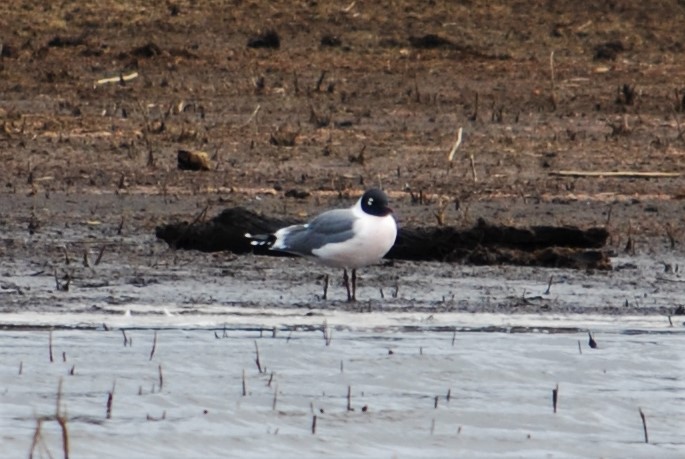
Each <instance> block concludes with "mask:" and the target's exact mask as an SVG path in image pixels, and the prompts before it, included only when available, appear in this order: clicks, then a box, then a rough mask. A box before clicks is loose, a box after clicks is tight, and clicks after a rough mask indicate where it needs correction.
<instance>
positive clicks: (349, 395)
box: [347, 386, 352, 411]
mask: <svg viewBox="0 0 685 459" xmlns="http://www.w3.org/2000/svg"><path fill="white" fill-rule="evenodd" d="M347 411H352V386H347Z"/></svg>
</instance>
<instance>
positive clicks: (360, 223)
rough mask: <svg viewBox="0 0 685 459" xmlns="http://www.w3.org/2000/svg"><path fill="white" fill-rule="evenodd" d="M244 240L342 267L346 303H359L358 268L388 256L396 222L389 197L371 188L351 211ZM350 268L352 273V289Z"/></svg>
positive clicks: (328, 214)
mask: <svg viewBox="0 0 685 459" xmlns="http://www.w3.org/2000/svg"><path fill="white" fill-rule="evenodd" d="M245 237H247V238H248V239H250V244H252V245H253V246H264V247H268V248H269V249H270V250H277V251H281V252H287V253H291V254H294V255H299V256H302V257H305V258H309V259H312V260H314V261H316V262H318V263H320V264H322V265H324V266H328V267H332V268H343V282H344V283H345V288H346V289H347V301H356V299H357V298H356V291H357V269H358V268H361V267H364V266H368V265H371V264H374V263H377V262H379V261H380V259H381V258H383V256H384V255H385V254H386V253H388V251H389V250H390V249H391V248H392V246H393V245H394V244H395V238H396V237H397V223H396V222H395V219H394V218H393V216H392V209H391V208H390V207H388V197H387V196H386V194H385V193H384V192H383V191H382V190H380V189H378V188H371V189H369V190H367V191H366V192H365V193H364V194H363V195H362V197H361V198H359V200H358V201H357V202H356V203H355V204H354V205H353V206H352V207H350V208H347V209H334V210H329V211H326V212H324V213H322V214H320V215H318V216H316V217H315V218H313V219H312V220H310V221H309V222H308V223H305V224H300V225H292V226H287V227H285V228H281V229H279V230H278V231H276V232H275V233H273V234H262V235H254V236H253V235H251V234H250V233H246V234H245ZM348 269H349V270H351V271H352V288H351V289H350V282H349V280H350V278H349V276H348V274H347V270H348ZM324 297H325V296H324Z"/></svg>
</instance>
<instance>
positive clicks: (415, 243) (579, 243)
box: [156, 207, 611, 270]
mask: <svg viewBox="0 0 685 459" xmlns="http://www.w3.org/2000/svg"><path fill="white" fill-rule="evenodd" d="M201 218H202V215H201V216H200V217H198V218H196V219H195V220H194V221H192V222H190V223H189V222H172V223H168V224H165V225H161V226H158V227H157V228H156V235H157V237H158V238H160V239H162V240H164V241H165V242H166V243H167V244H169V246H171V247H174V248H177V249H184V250H200V251H203V252H217V251H230V252H233V253H238V254H241V253H248V252H254V253H256V254H259V255H270V256H284V255H286V254H282V253H278V252H273V251H269V250H267V249H263V248H258V247H257V248H256V247H252V246H250V244H249V241H248V240H247V239H245V237H244V234H245V233H246V232H249V233H253V234H259V233H270V232H273V231H275V230H277V229H278V228H280V227H282V226H285V225H289V224H293V223H296V221H294V220H287V219H286V220H284V219H277V218H271V217H267V216H263V215H259V214H257V213H254V212H251V211H249V210H247V209H244V208H242V207H234V208H229V209H226V210H224V211H223V212H221V213H220V214H219V215H217V216H216V217H214V218H212V219H211V220H208V221H202V220H201ZM608 237H609V232H608V231H607V230H606V229H605V228H597V227H595V228H588V229H581V228H577V227H572V226H562V227H555V226H530V227H521V228H517V227H511V226H503V225H493V224H490V223H488V222H486V221H485V220H483V219H480V220H479V221H478V222H477V223H476V224H475V225H474V226H473V227H471V228H467V229H460V228H456V227H452V226H440V227H420V228H412V227H406V228H400V230H399V232H398V236H397V241H396V243H395V246H394V247H393V248H392V249H391V250H390V252H389V253H388V255H387V256H386V258H389V259H395V260H412V261H442V262H462V263H468V264H474V265H498V264H511V265H518V266H541V267H555V268H572V269H601V270H608V269H611V262H610V260H609V252H608V250H605V249H603V247H604V246H605V244H606V241H607V239H608Z"/></svg>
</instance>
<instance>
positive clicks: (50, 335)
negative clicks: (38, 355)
mask: <svg viewBox="0 0 685 459" xmlns="http://www.w3.org/2000/svg"><path fill="white" fill-rule="evenodd" d="M48 351H49V352H50V363H52V362H54V361H55V359H54V358H53V357H52V330H50V331H49V332H48Z"/></svg>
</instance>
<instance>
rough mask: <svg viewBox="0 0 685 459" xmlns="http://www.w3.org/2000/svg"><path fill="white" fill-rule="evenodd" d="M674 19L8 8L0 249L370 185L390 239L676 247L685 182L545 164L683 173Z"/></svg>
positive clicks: (684, 102) (606, 6) (384, 6)
mask: <svg viewBox="0 0 685 459" xmlns="http://www.w3.org/2000/svg"><path fill="white" fill-rule="evenodd" d="M684 23H685V4H683V2H681V1H680V2H679V1H676V0H671V1H665V2H659V3H658V4H647V3H645V2H641V1H638V0H628V1H622V2H614V1H610V2H603V3H602V4H601V5H588V4H587V3H586V2H581V1H573V0H565V1H554V2H552V1H525V2H523V1H513V2H512V1H497V2H474V1H468V0H465V1H458V2H456V1H455V2H451V1H450V2H447V1H445V2H442V1H429V2H413V1H408V0H399V1H392V2H388V1H384V2H352V1H350V2H346V3H345V4H341V3H340V2H327V1H315V0H314V1H300V2H290V1H275V2H258V1H240V0H237V1H235V2H216V1H209V0H195V1H181V0H174V1H169V2H143V1H137V2H120V1H115V0H105V1H89V0H85V1H78V2H62V3H60V4H59V5H58V4H54V5H53V4H52V3H51V2H47V3H46V2H41V1H37V0H20V1H17V2H5V3H3V4H2V5H0V30H1V31H2V32H0V43H1V44H2V50H1V52H0V55H1V56H2V57H1V58H0V91H1V93H2V95H3V97H2V100H0V120H1V121H2V126H1V127H2V128H1V129H0V145H1V148H0V162H1V164H2V167H0V183H1V184H2V188H1V190H2V191H1V193H2V198H1V199H0V212H1V215H2V217H1V219H0V228H3V232H4V235H3V238H4V241H5V244H4V246H2V247H0V254H4V255H6V256H9V257H17V258H21V257H33V256H35V257H37V258H39V257H38V254H36V253H35V251H42V252H41V254H42V255H45V254H46V253H48V254H53V257H54V256H57V255H54V254H60V253H61V249H60V248H59V247H61V246H63V245H64V244H70V243H72V242H74V241H77V242H78V243H84V241H85V242H89V241H90V242H92V243H93V244H97V243H98V241H105V242H107V241H111V239H110V238H116V237H118V236H121V235H122V234H123V235H124V236H125V235H133V234H136V235H141V234H146V235H153V234H154V227H155V226H156V225H158V224H160V223H164V222H167V221H174V220H180V219H185V220H192V219H193V218H194V217H195V216H196V215H198V214H199V213H200V211H201V210H202V209H203V208H205V207H207V206H209V209H208V212H207V214H208V215H209V216H213V215H216V214H218V213H219V212H220V211H221V210H222V209H223V208H225V207H230V206H234V205H241V206H244V207H247V208H249V209H251V210H255V211H258V212H262V213H264V214H268V215H273V216H276V217H283V218H286V217H287V218H299V219H304V218H306V217H307V216H309V215H311V214H313V213H315V212H318V211H320V210H321V209H324V208H328V207H331V206H340V205H343V204H344V205H347V204H348V203H349V200H348V198H350V197H351V196H356V195H358V194H359V193H360V192H361V190H362V189H363V188H364V187H367V186H371V185H382V186H383V187H384V188H385V189H386V190H388V191H389V192H390V195H391V199H392V206H393V207H394V208H395V209H396V211H397V215H398V219H399V221H400V223H401V224H402V225H414V226H422V225H423V224H426V223H435V224H437V223H441V224H449V225H456V226H462V227H466V226H471V225H473V224H474V223H475V222H476V221H477V219H478V218H479V217H484V218H485V219H486V220H487V221H489V222H492V223H500V224H508V225H514V226H526V225H564V224H574V225H579V226H586V227H587V226H607V228H608V229H609V231H610V233H611V237H610V240H609V245H610V247H612V248H614V249H615V250H617V251H621V252H622V251H623V250H624V249H625V248H626V247H627V249H628V250H629V251H631V252H632V251H637V252H642V253H651V252H660V253H664V252H666V251H670V250H675V251H676V252H678V253H680V252H681V251H682V248H681V244H682V241H683V230H682V228H683V220H684V219H685V213H684V212H683V206H684V204H683V198H685V186H684V185H685V182H684V181H683V179H682V177H660V178H635V177H608V176H607V177H582V176H581V177H575V176H563V175H561V176H560V175H557V174H555V172H559V171H564V170H577V171H586V172H588V171H629V172H670V173H673V172H683V169H684V166H685V164H684V162H683V157H684V153H685V61H684V60H683V56H684V53H685V28H683V27H682V24H684ZM248 44H249V46H248ZM276 45H278V47H275V46H276ZM552 53H553V55H552ZM110 77H114V80H113V81H109V82H107V81H103V80H104V79H106V78H110ZM459 128H463V142H462V145H461V146H460V148H459V149H458V150H457V152H456V155H455V157H454V160H453V161H452V162H451V163H450V162H448V160H447V156H448V153H449V152H450V150H451V148H452V146H453V144H454V143H455V140H456V137H457V131H458V129H459ZM178 150H188V151H205V152H207V153H208V155H209V157H210V162H211V164H210V167H211V170H209V171H186V170H183V171H182V170H178V169H177V163H176V161H177V152H178ZM471 158H472V159H471ZM472 166H473V167H472ZM474 175H475V177H474ZM31 235H33V236H31ZM41 235H42V237H43V238H42V239H40V236H41ZM27 237H34V239H33V240H31V239H28V241H34V242H29V243H27V242H26V241H27V239H25V238H27ZM36 238H37V239H36ZM70 238H71V239H70ZM38 240H40V241H42V242H41V243H40V244H39V243H37V242H35V241H38ZM74 243H76V242H74ZM41 244H42V245H41ZM123 255H126V254H124V253H123V252H122V256H123ZM60 256H61V255H60ZM127 256H133V255H131V254H128V255H127ZM53 260H54V258H53Z"/></svg>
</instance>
